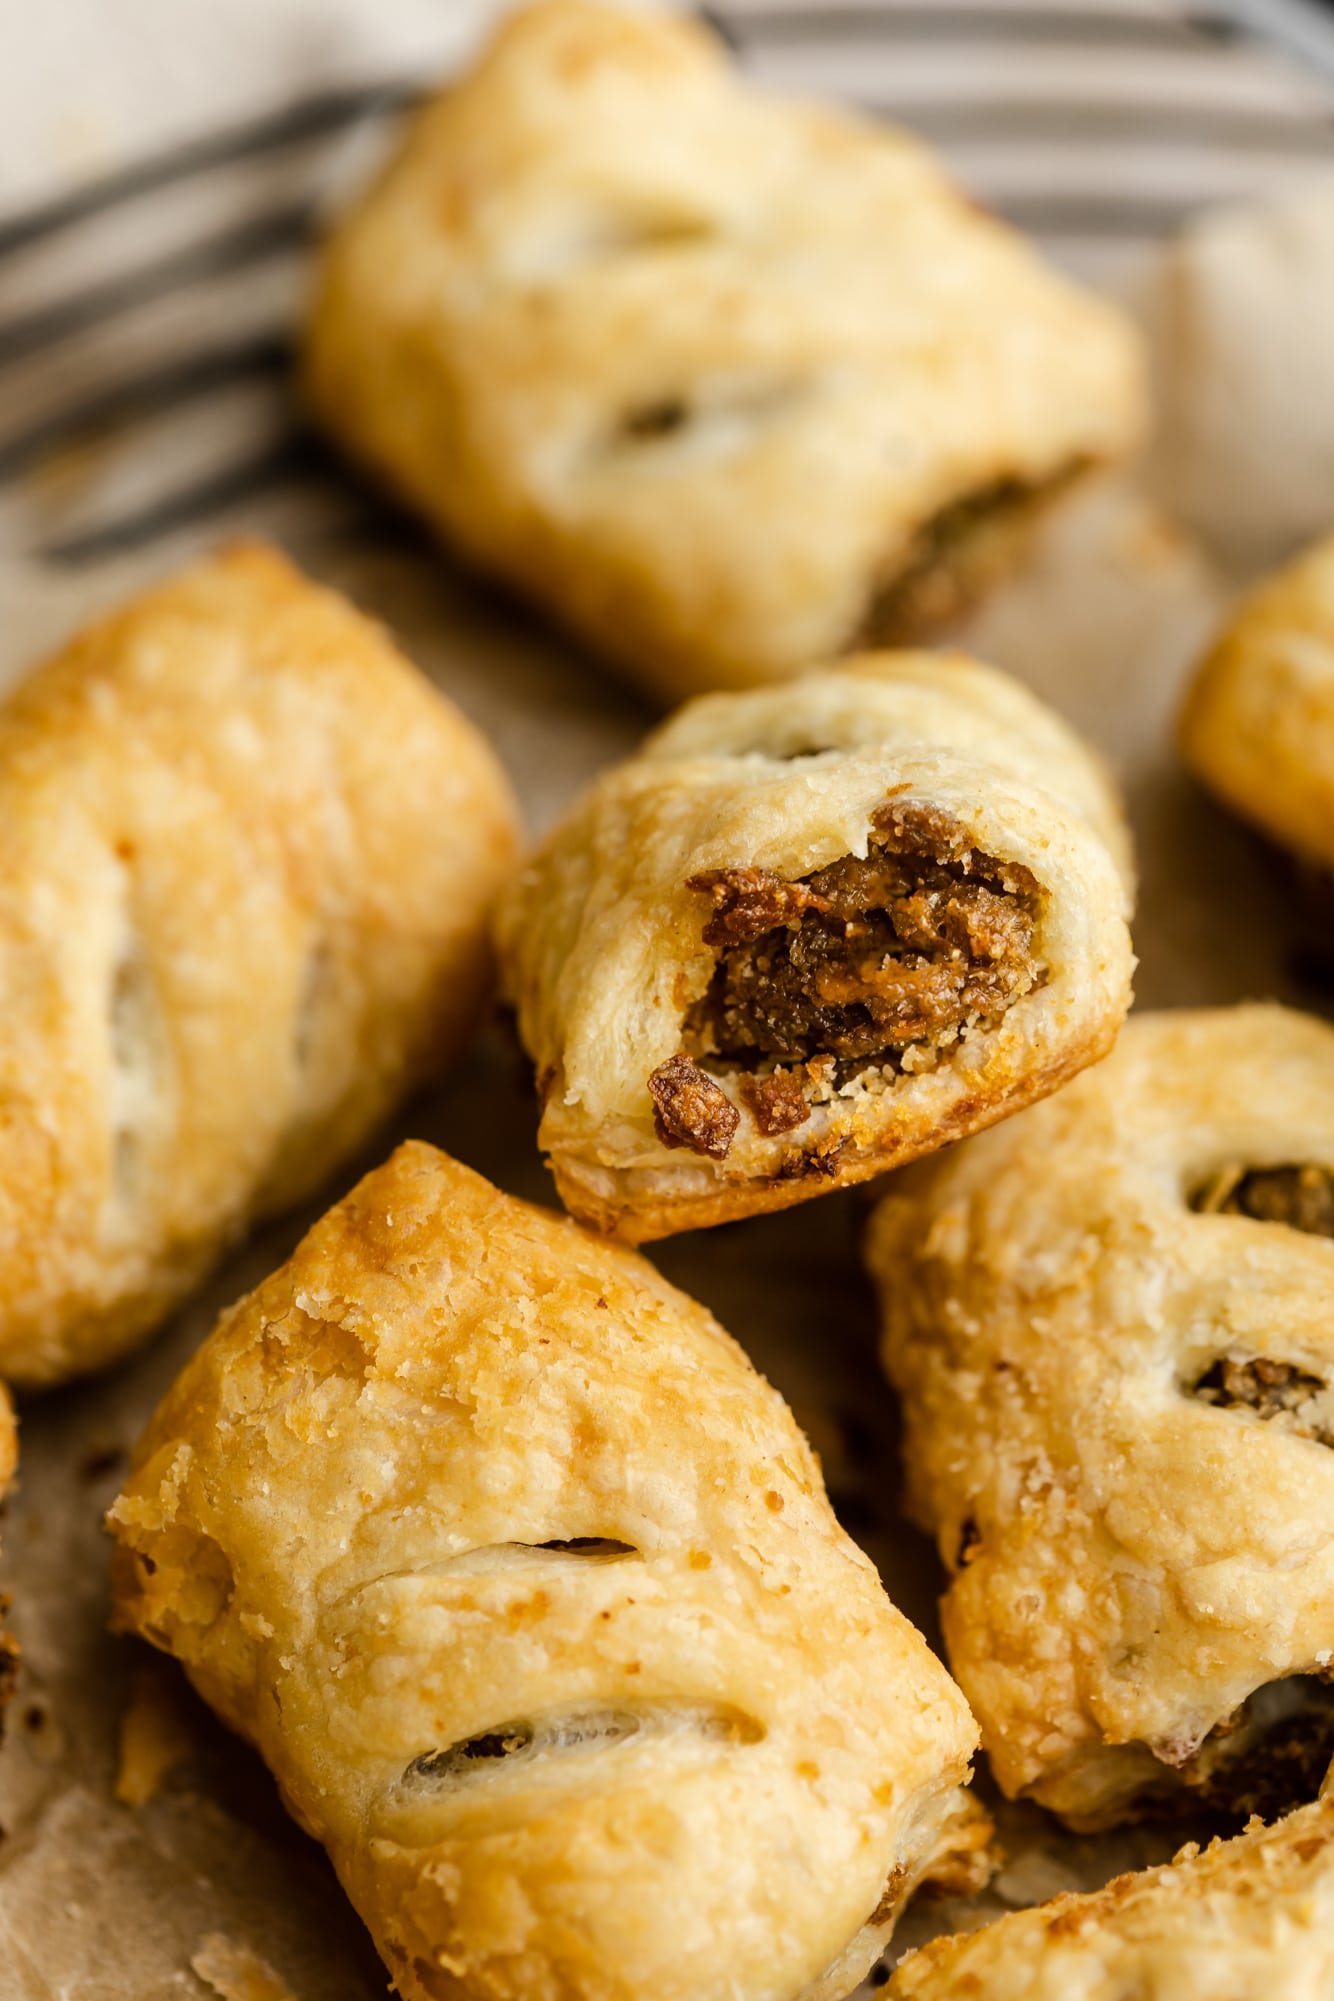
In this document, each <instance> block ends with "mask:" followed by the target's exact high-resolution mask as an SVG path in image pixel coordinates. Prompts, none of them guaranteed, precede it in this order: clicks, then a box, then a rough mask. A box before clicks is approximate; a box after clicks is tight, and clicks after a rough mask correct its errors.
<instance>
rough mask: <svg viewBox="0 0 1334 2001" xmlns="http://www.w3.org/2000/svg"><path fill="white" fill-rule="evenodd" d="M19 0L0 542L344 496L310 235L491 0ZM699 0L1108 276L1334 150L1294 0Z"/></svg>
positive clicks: (44, 539) (1324, 59)
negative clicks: (45, 2)
mask: <svg viewBox="0 0 1334 2001" xmlns="http://www.w3.org/2000/svg"><path fill="white" fill-rule="evenodd" d="M4 4H5V5H8V6H9V7H10V8H11V9H12V10H13V12H14V13H15V14H16V15H17V13H18V10H19V7H20V5H22V4H23V0H4ZM30 11H31V10H29V9H28V8H27V7H26V6H25V7H24V17H25V18H24V21H23V25H22V28H21V29H20V28H19V27H18V26H17V24H15V25H14V26H13V28H12V31H11V37H10V45H11V46H15V45H17V43H18V38H19V36H20V35H21V36H22V43H23V46H24V49H25V62H24V63H23V64H22V65H19V64H13V65H10V66H8V68H7V71H6V72H5V73H4V74H3V75H0V551H4V552H5V554H6V555H7V556H9V557H11V558H15V557H17V558H22V557H26V558H29V559H34V558H35V559H39V560H42V561H46V562H54V563H59V564H71V563H75V564H79V565H80V566H88V565H90V564H96V563H97V562H99V561H100V560H102V559H105V558H107V557H109V556H112V555H115V554H118V553H120V552H123V551H126V550H137V549H140V548H144V547H147V546H151V544H152V543H153V542H154V540H155V539H156V538H159V537H163V536H168V535H170V536H172V537H173V538H174V539H176V538H179V536H180V535H182V534H185V533H188V532H189V531H191V530H194V531H196V532H203V531H205V530H207V531H208V532H214V531H216V530H219V529H222V528H225V527H230V526H232V525H234V524H235V523H236V522H237V521H239V520H242V519H244V520H246V521H247V522H249V523H250V524H252V525H254V526H255V527H257V528H259V529H261V530H264V529H266V528H268V529H273V528H275V527H277V528H279V529H282V528H285V527H286V525H287V524H288V522H289V521H290V520H291V519H293V518H294V516H295V518H297V519H308V518H313V516H319V517H320V518H327V517H328V516H329V515H330V513H332V514H334V515H339V516H341V515H345V514H346V513H347V512H348V510H352V511H353V513H355V511H356V510H357V509H358V508H365V507H366V506H368V505H369V503H368V502H366V501H365V500H363V499H361V498H359V497H358V496H356V495H355V493H354V492H353V490H352V489H351V488H350V487H348V486H347V485H346V484H345V483H344V482H342V481H340V480H339V479H338V478H337V477H336V475H334V474H333V473H332V471H331V468H330V466H329V463H328V461H327V459H326V456H325V454H324V452H323V451H322V449H321V447H320V446H319V444H318V442H317V441H316V440H314V439H312V438H311V437H310V436H309V435H308V434H307V433H306V432H305V431H304V430H303V429H302V427H301V425H300V423H299V421H298V420H297V418H296V416H295V415H294V412H293V409H292V406H291V402H290V397H289V393H288V382H289V374H290V361H291V340H292V326H293V322H294V316H295V314H296V311H297V307H298V302H299V299H300V296H301V292H302V287H303V283H304V276H305V264H306V259H307V255H308V250H309V245H310V242H311V238H312V232H313V231H314V230H315V228H316V227H317V225H318V221H319V217H320V214H321V209H322V207H323V205H325V204H326V203H327V202H329V201H330V200H332V199H335V198H336V196H337V194H338V192H339V191H340V190H341V189H343V188H345V187H346V186H347V185H348V184H349V182H350V181H352V180H353V179H355V178H356V177H358V176H359V174H360V173H361V172H362V171H364V169H365V167H366V165H367V164H368V162H369V160H370V158H371V157H372V156H373V155H374V153H375V152H376V149H377V148H378V147H380V146H383V145H384V143H385V142H386V141H387V139H388V137H389V136H390V135H391V134H392V132H393V130H394V128H395V126H396V124H397V122H398V121H399V120H400V118H401V117H402V115H403V111H404V108H405V106H408V105H410V104H411V102H412V101H413V100H414V99H415V98H416V97H417V96H418V95H419V94H420V93H421V92H422V90H423V89H425V88H427V87H428V86H429V84H430V83H431V81H432V80H433V79H434V77H435V76H436V75H437V74H438V73H440V72H442V71H443V70H445V69H446V68H447V67H448V66H449V65H450V64H451V63H453V62H455V61H457V60H458V59H459V58H460V57H461V55H462V54H463V53H464V52H465V51H466V49H467V48H468V46H469V45H470V44H471V43H472V42H473V41H474V39H475V38H476V36H477V34H478V33H479V32H480V31H481V29H482V27H483V26H484V23H485V19H486V17H487V16H488V15H489V14H490V13H491V12H493V11H494V8H493V6H492V5H490V4H488V0H450V4H449V5H448V6H446V5H442V4H441V0H376V4H375V5H374V6H373V7H372V6H370V5H368V4H367V0H229V4H228V6H227V7H226V8H205V9H196V10H191V11H190V14H189V17H188V18H189V34H188V36H182V34H181V23H182V18H183V17H182V15H181V12H180V9H179V6H178V5H177V3H176V0H121V4H119V5H117V6H116V7H115V8H108V7H105V6H103V5H101V4H100V0H81V4H80V0H64V4H63V5H62V6H61V7H60V8H58V9H51V10H48V15H49V18H46V17H41V16H40V10H39V18H38V19H37V20H36V21H35V22H31V23H30V22H29V20H28V19H27V16H28V13H29V12H30ZM706 11H707V12H708V14H709V17H710V18H711V19H712V20H713V22H714V24H715V26H716V27H717V28H718V29H719V30H720V32H721V33H722V34H723V35H724V36H725V37H726V38H727V40H728V41H729V42H730V43H731V45H732V47H733V48H734V49H735V51H736V53H737V55H738V58H739V60H740V61H741V63H742V64H743V65H744V67H745V68H746V70H747V71H748V72H749V73H750V74H752V75H753V76H754V77H756V78H757V79H758V80H760V81H762V82H764V83H765V84H769V85H773V86H775V87H778V88H782V89H792V90H801V91H812V92H819V93H824V94H828V95H831V96H833V97H839V98H844V99H847V100H849V101H852V102H855V103H857V104H859V105H862V106H864V107H867V108H869V109H871V110H873V111H876V112H879V113H883V114H884V115H885V116H886V117H889V118H893V119H901V120H903V121H905V122H907V123H908V124H910V125H912V126H914V127H916V128H917V130H919V131H920V132H922V133H923V134H924V135H925V136H926V137H927V138H928V139H929V140H931V141H932V142H934V143H935V144H936V145H937V146H938V147H939V148H940V149H941V151H942V152H943V153H944V154H945V155H946V156H947V157H948V158H949V159H950V161H951V162H952V164H953V166H954V167H955V169H956V170H957V172H958V173H959V175H960V176H961V178H962V179H963V180H964V181H965V182H966V183H967V185H968V186H969V187H970V188H971V189H972V190H973V191H974V192H975V193H976V194H977V195H978V196H979V198H980V199H982V200H983V201H985V202H987V203H989V204H991V205H992V206H994V207H995V208H997V209H998V210H1000V211H1001V212H1002V213H1004V214H1005V215H1007V216H1009V217H1011V218H1012V219H1013V220H1014V221H1015V222H1016V223H1018V224H1019V225H1021V226H1022V227H1023V228H1025V229H1027V230H1029V231H1031V232H1032V233H1033V234H1034V235H1035V236H1037V237H1038V238H1039V239H1040V241H1041V242H1042V243H1043V245H1044V246H1045V248H1046V249H1047V250H1048V251H1049V253H1050V254H1051V255H1052V256H1053V257H1054V258H1056V259H1057V260H1058V261H1059V262H1061V263H1063V264H1065V265H1067V266H1068V267H1071V268H1073V269H1075V270H1078V271H1080V272H1082V273H1084V274H1085V275H1088V276H1090V277H1092V278H1094V279H1097V280H1099V281H1102V282H1105V283H1107V284H1110V285H1120V284H1121V283H1123V282H1125V280H1126V279H1127V278H1128V277H1129V276H1130V275H1131V274H1133V273H1134V271H1135V270H1136V269H1137V268H1138V267H1140V266H1142V264H1143V262H1144V260H1145V256H1146V253H1147V252H1148V251H1150V250H1151V248H1152V246H1153V245H1154V244H1155V243H1156V242H1157V241H1158V240H1160V239H1161V238H1162V237H1163V236H1164V235H1165V234H1166V233H1168V232H1170V231H1172V230H1173V229H1174V228H1175V227H1176V226H1177V225H1178V224H1179V222H1180V221H1181V219H1182V217H1183V216H1185V215H1186V214H1188V213H1189V212H1191V211H1192V210H1194V209H1196V208H1198V207H1199V206H1201V205H1203V204H1212V203H1218V202H1220V201H1226V200H1229V199H1231V198H1235V197H1238V196H1244V195H1251V194H1256V193H1259V192H1263V191H1266V190H1271V189H1277V188H1281V187H1284V186H1287V185H1289V184H1291V183H1293V182H1295V181H1297V180H1300V179H1305V178H1308V177H1309V176H1310V174H1311V171H1312V169H1313V168H1314V167H1316V166H1320V165H1326V166H1334V12H1326V11H1325V9H1324V8H1322V7H1319V6H1317V5H1316V4H1315V0H1252V4H1249V5H1248V4H1246V0H1234V4H1231V5H1226V6H1225V5H1223V4H1221V0H1219V4H1213V5H1210V6H1208V7H1205V8H1194V9H1191V10H1189V11H1187V10H1186V9H1185V8H1183V7H1181V6H1179V5H1176V4H1174V0H969V4H956V0H847V4H844V3H843V0H839V4H832V0H831V4H818V0H722V4H719V5H717V6H714V7H711V8H709V9H707V10H706ZM72 17H76V18H77V21H78V32H77V33H76V32H75V29H74V27H73V25H72Z"/></svg>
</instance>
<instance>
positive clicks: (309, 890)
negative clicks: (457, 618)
mask: <svg viewBox="0 0 1334 2001" xmlns="http://www.w3.org/2000/svg"><path fill="white" fill-rule="evenodd" d="M515 839H516V834H515V824H514V809H513V805H512V802H511V799H510V795H509V791H508V787H507V785H506V782H505V779H504V777H503V775H502V773H501V771H500V769H499V766H498V765H497V763H496V761H495V759H494V758H493V756H492V755H491V752H490V751H489V749H488V748H487V746H486V744H485V743H484V742H483V741H482V739H481V738H480V736H479V735H478V734H477V732H476V731H475V730H474V729H473V728H472V727H471V725H469V724H468V723H466V722H465V721H464V719H463V718H462V717H461V716H460V715H459V714H458V713H457V712H456V711H455V710H454V709H453V708H452V707H451V706H450V704H449V703H447V702H446V701H445V700H443V698H442V697H440V696H439V695H437V694H436V692H435V691H434V690H433V689H432V688H431V686H430V684H429V683H428V682H427V681H426V680H425V679H424V678H423V677H421V676H420V675H418V674H417V673H416V672H415V670H414V669H412V668H411V667H410V666H409V665H408V663H407V662H406V661H405V660H404V659H403V658H402V657H401V656H400V655H399V654H398V653H397V652H395V650H394V648H393V647H392V646H391V645H390V643H389V641H388V640H387V639H386V638H385V637H384V635H383V634H382V633H381V632H380V631H379V630H378V628H377V627H375V626H373V625H371V624H370V623H369V622H368V621H367V620H366V619H364V618H362V617H360V616H359V615H358V614H357V613H356V612H354V611H353V609H352V608H351V606H350V605H348V604H346V603H344V602H343V601H342V600H341V599H339V598H338V597H336V596H334V595H333V594H332V593H330V592H328V591H325V590H321V589H318V588H317V587H316V586H315V585H313V584H311V583H309V582H308V581H307V580H306V579H305V578H303V577H302V576H300V575H299V574H298V572H296V571H295V570H294V569H292V568H291V567H290V565H289V564H287V563H286V562H285V561H284V560H283V559H282V558H280V557H279V556H277V555H275V554H273V553H271V552H269V551H266V550H264V549H261V548H258V547H250V546H246V547H240V548H237V549H233V550H231V551H229V552H227V553H224V554H222V555H219V556H217V557H214V558H213V559H212V560H210V561H207V562H204V563H201V564H200V565H199V566H198V567H196V568H194V569H191V570H188V571H186V572H185V573H184V574H182V575H181V576H179V577H177V578H175V579H174V580H172V581H170V582H168V583H166V584H164V585H162V586H161V587H160V588H158V589H156V590H153V591H150V592H148V593H147V594H146V595H145V596H143V597H141V598H138V599H136V600H135V601H134V602H133V603H131V604H129V605H127V606H126V607H124V608H123V609H122V610H120V611H118V612H115V613H113V614H111V615H109V616H107V617H105V618H103V619H101V620H100V621H99V622H98V623H97V624H95V625H92V626H90V627H89V628H88V629H87V630H86V631H85V632H83V633H82V634H81V635H80V636H78V637H77V638H75V639H74V640H72V641H71V642H70V644H69V645H68V646H67V647H66V648H65V650H64V651H63V652H62V653H60V654H59V655H58V656H57V657H56V658H55V659H53V660H51V661H50V662H48V663H47V664H46V665H45V666H43V667H41V668H39V669H38V670H37V671H36V672H35V673H34V674H33V675H32V676H31V677H30V678H29V679H28V680H27V681H26V682H25V683H23V684H22V685H21V686H20V687H19V688H18V690H17V691H16V692H15V693H14V694H13V695H12V696H11V698H10V699H9V701H8V702H7V703H6V704H5V705H4V706H3V707H0V993H2V994H3V995H4V1036H3V1038H0V1370H2V1371H3V1373H4V1374H5V1375H7V1376H9V1377H10V1378H11V1379H13V1380H14V1381H16V1382H19V1383H31V1382H50V1381H54V1380H56V1379H58V1378H60V1377H63V1376H66V1375H69V1374H71V1373H73V1372H74V1371H76V1370H80V1369H86V1368H90V1367H93V1366H95V1365H98V1364H101V1363H104V1362H106V1361H109V1360H110V1359H111V1358H112V1357H114V1356H115V1355H117V1354H119V1353H121V1352H122V1351H123V1350H125V1349H126V1348H127V1347H129V1346H130V1345H131V1344H132V1343H133V1342H135V1341H136V1340H137V1339H139V1338H140V1337H141V1336H142V1335H143V1334H144V1333H145V1332H146V1331H147V1330H148V1329H150V1328H151V1327H152V1326H153V1325H154V1324H155V1323H156V1322H157V1321H158V1320H160V1319H161V1318H162V1316H163V1314H164V1313H165V1312H166V1311H167V1310H168V1309H169V1308H170V1307H171V1306H172V1305H173V1303H174V1302H175V1301H177V1300H178V1299H179V1298H180V1297H181V1296H182V1295H183V1294H184V1293H185V1292H186V1291H187V1289H188V1288H189V1287H191V1286H192V1285H193V1284H194V1283H195V1282H196V1281H197V1280H198V1279H199V1278H200V1277H201V1276H202V1274H203V1273H204V1271H205V1270H206V1269H207V1268H208V1267H209V1266H210V1265H211V1264H212V1263H213V1262H214V1260H215V1259H216V1257H217V1255H218V1253H219V1251H220V1250H221V1248H222V1247H223V1245H224V1244H225V1242H226V1241H227V1240H228V1239H230V1238H232V1237H233V1236H235V1235H236V1234H237V1233H239V1232H240V1231H241V1230H242V1229H243V1227H244V1226H245V1225H246V1223H247V1222H248V1221H249V1220H250V1219H251V1218H253V1217H254V1216H256V1215H259V1214H263V1213H267V1212H269V1211H272V1210H275V1209H277V1208H279V1207H281V1206H283V1205H285V1204H287V1203H289V1202H291V1201H293V1200H294V1199H296V1198H297V1197H298V1196H300V1195H302V1194H304V1193H306V1192H307V1191H309V1190H310V1189H312V1188H313V1187H315V1186H316V1185H317V1184H318V1182H319V1181H320V1180H321V1179H322V1178H323V1176H324V1175H326V1174H327V1173H328V1172H329V1171H330V1169H331V1168H332V1167H333V1166H334V1165H335V1164H336V1163H337V1162H338V1161H340V1160H341V1159H343V1158H345V1157H346V1156H347V1155H348V1154H349V1153H351V1151H352V1150H353V1149H354V1148H355V1147H356V1146H357V1145H358V1144H360V1142H361V1141H362V1140H363V1139H364V1138H365V1137H366V1135H367V1133H368V1132H369V1131H370V1130H371V1129H372V1128H373V1126H374V1125H375V1123H376V1122H377V1120H379V1119H380V1118H381V1116H382V1115H383V1114H384V1113H385V1112H386V1111H387V1110H388V1109H389V1107H390V1106H391V1104H392V1103H393V1102H394V1100H395V1099H396V1098H397V1097H398V1096H399V1095H400V1094H401V1092H402V1091H403V1090H404V1088H405V1087H406V1086H407V1085H408V1084H409V1083H410V1082H412V1081H413V1080H414V1079H416V1078H418V1077H419V1076H421V1075H423V1074H425V1073H426V1072H428V1071H430V1070H432V1069H434V1068H435V1067H437V1066H438V1065H440V1064H441V1063H442V1062H444V1061H445V1060H446V1059H447V1058H448V1057H449V1056H450V1055H452V1054H453V1053H454V1051H455V1050H456V1049H457V1048H458V1046H459V1045H460V1042H461V1040H462V1038H463V1036H464V1034H465V1033H466V1032H467V1030H468V1029H469V1027H470V1026H471V1024H472V1021H473V1019H474V1016H475V1013H476V1010H477V1008H478V1005H479V1003H480V1002H481V1000H482V998H483V996H484V994H485V992H486V988H487V984H488V980H489V973H490V954H489V948H488V941H487V922H488V911H489V906H490V903H491V900H492V897H493V894H494V891H495V889H496V887H497V884H498V883H499V881H500V880H501V878H502V877H503V876H504V875H505V874H506V872H507V870H508V868H509V866H510V862H511V858H512V855H513V852H514V845H515Z"/></svg>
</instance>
